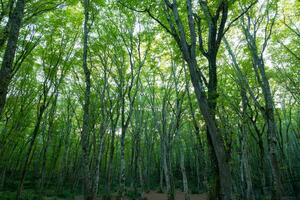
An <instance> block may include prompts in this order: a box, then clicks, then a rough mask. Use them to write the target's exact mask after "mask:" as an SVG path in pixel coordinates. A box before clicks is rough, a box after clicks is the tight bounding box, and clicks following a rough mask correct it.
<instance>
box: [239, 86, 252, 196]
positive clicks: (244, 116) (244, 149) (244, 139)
mask: <svg viewBox="0 0 300 200" xmlns="http://www.w3.org/2000/svg"><path fill="white" fill-rule="evenodd" d="M241 97H242V124H241V134H242V135H241V137H242V139H241V140H242V141H241V149H242V150H241V151H242V155H241V157H242V159H241V165H242V168H243V176H244V178H245V183H246V196H245V199H247V200H254V199H255V198H254V193H253V185H252V179H251V169H250V165H249V159H248V148H249V146H248V142H249V141H248V133H247V127H246V124H247V121H248V120H247V119H248V117H247V113H246V112H247V107H248V98H247V96H246V89H245V87H243V85H242V86H241Z"/></svg>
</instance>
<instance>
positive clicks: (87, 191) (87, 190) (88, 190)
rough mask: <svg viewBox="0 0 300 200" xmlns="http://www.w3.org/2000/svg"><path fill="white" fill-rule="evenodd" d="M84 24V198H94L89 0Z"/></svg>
mask: <svg viewBox="0 0 300 200" xmlns="http://www.w3.org/2000/svg"><path fill="white" fill-rule="evenodd" d="M83 6H84V25H83V63H82V68H83V71H84V77H85V93H84V105H83V125H82V131H81V149H82V169H83V175H84V178H83V185H84V199H85V200H93V196H92V184H91V175H90V169H89V136H90V93H91V77H90V70H89V68H88V66H87V53H88V32H89V30H88V21H89V0H84V5H83Z"/></svg>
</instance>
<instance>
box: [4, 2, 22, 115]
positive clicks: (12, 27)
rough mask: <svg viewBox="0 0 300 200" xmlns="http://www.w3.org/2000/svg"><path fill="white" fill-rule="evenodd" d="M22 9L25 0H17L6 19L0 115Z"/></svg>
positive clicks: (19, 27)
mask: <svg viewBox="0 0 300 200" xmlns="http://www.w3.org/2000/svg"><path fill="white" fill-rule="evenodd" d="M24 9H25V0H18V1H17V3H16V7H15V9H14V11H13V13H12V15H11V16H10V17H9V21H8V24H9V31H8V39H7V45H6V49H5V52H4V55H3V60H2V65H1V69H0V116H1V114H2V112H3V109H4V106H5V103H6V95H7V93H8V86H9V84H10V82H11V80H12V73H13V63H14V58H15V54H16V49H17V43H18V38H19V33H20V29H21V26H22V20H23V15H24Z"/></svg>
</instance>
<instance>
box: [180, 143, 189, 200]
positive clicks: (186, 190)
mask: <svg viewBox="0 0 300 200" xmlns="http://www.w3.org/2000/svg"><path fill="white" fill-rule="evenodd" d="M181 147H182V148H181V151H180V169H181V174H182V182H183V191H184V199H185V200H189V199H190V196H189V187H188V180H187V176H186V170H185V164H184V150H183V145H181Z"/></svg>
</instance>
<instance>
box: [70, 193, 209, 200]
mask: <svg viewBox="0 0 300 200" xmlns="http://www.w3.org/2000/svg"><path fill="white" fill-rule="evenodd" d="M145 196H146V198H147V200H167V199H168V198H167V194H164V193H158V192H156V191H150V192H149V193H146V194H145ZM82 199H83V197H82V196H77V197H76V198H75V200H82ZM175 199H176V200H184V193H183V192H179V191H177V192H176V196H175ZM207 199H208V198H207V194H190V200H207ZM99 200H100V199H99Z"/></svg>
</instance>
